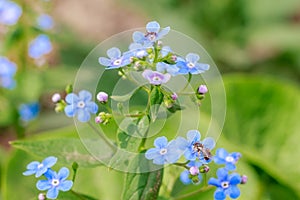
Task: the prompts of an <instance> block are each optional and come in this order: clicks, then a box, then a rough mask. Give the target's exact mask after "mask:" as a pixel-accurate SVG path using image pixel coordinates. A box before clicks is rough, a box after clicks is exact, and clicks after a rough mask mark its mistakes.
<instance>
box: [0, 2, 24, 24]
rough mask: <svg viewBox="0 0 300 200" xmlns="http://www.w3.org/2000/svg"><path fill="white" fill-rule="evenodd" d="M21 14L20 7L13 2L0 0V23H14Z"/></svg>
mask: <svg viewBox="0 0 300 200" xmlns="http://www.w3.org/2000/svg"><path fill="white" fill-rule="evenodd" d="M21 15H22V8H21V7H20V6H19V5H18V4H16V3H15V2H12V1H9V0H0V24H4V25H10V26H11V25H14V24H16V23H17V22H18V20H19V18H20V16H21Z"/></svg>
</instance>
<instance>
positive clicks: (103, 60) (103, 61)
mask: <svg viewBox="0 0 300 200" xmlns="http://www.w3.org/2000/svg"><path fill="white" fill-rule="evenodd" d="M98 61H99V63H100V64H101V65H103V66H105V67H109V66H110V65H111V60H110V59H108V58H104V57H100V58H99V59H98Z"/></svg>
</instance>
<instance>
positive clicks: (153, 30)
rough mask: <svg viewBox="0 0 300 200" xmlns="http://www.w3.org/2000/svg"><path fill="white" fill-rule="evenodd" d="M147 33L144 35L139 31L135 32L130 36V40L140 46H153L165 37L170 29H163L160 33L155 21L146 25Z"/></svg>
mask: <svg viewBox="0 0 300 200" xmlns="http://www.w3.org/2000/svg"><path fill="white" fill-rule="evenodd" d="M146 30H147V33H146V34H144V33H142V32H140V31H136V32H134V33H133V35H132V39H133V41H134V42H135V43H140V44H153V43H154V42H155V41H158V40H160V39H162V38H163V36H165V35H167V34H168V33H169V31H170V27H166V28H163V29H162V30H161V31H160V25H159V23H158V22H156V21H152V22H149V23H148V24H147V25H146Z"/></svg>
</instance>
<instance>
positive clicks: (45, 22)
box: [37, 14, 54, 30]
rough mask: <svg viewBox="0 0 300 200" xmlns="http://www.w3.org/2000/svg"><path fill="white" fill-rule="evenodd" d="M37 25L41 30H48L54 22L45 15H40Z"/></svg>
mask: <svg viewBox="0 0 300 200" xmlns="http://www.w3.org/2000/svg"><path fill="white" fill-rule="evenodd" d="M37 25H38V27H39V28H40V29H42V30H50V29H52V28H53V25H54V22H53V19H52V17H51V16H49V15H46V14H41V15H40V16H39V17H38V18H37Z"/></svg>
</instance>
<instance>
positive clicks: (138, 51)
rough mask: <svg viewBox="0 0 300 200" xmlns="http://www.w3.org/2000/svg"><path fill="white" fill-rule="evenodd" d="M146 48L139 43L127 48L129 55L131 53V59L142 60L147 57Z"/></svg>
mask: <svg viewBox="0 0 300 200" xmlns="http://www.w3.org/2000/svg"><path fill="white" fill-rule="evenodd" d="M147 48H149V47H147V46H145V45H142V44H140V43H132V44H130V46H129V53H131V54H132V56H133V57H136V58H144V57H146V56H148V52H147Z"/></svg>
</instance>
